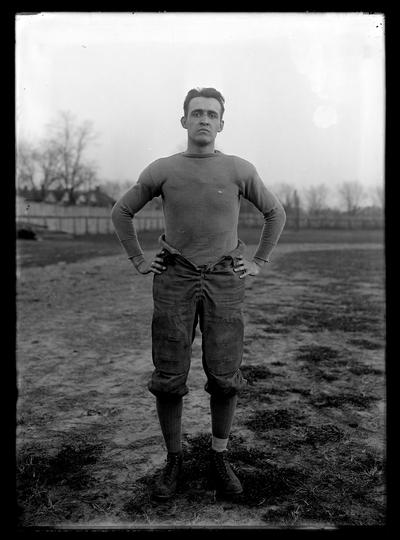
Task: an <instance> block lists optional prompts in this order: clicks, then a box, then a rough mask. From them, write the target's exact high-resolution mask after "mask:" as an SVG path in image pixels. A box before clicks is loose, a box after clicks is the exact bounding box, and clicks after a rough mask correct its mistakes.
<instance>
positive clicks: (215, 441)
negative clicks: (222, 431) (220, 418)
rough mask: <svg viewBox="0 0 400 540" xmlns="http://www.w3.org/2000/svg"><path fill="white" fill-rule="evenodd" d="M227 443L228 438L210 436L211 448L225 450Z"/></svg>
mask: <svg viewBox="0 0 400 540" xmlns="http://www.w3.org/2000/svg"><path fill="white" fill-rule="evenodd" d="M227 445H228V439H219V438H218V437H214V435H213V436H212V443H211V448H212V449H213V450H215V451H216V452H223V451H224V450H226V447H227Z"/></svg>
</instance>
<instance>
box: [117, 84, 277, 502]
mask: <svg viewBox="0 0 400 540" xmlns="http://www.w3.org/2000/svg"><path fill="white" fill-rule="evenodd" d="M224 103H225V100H224V98H223V96H222V95H221V93H220V92H218V91H217V90H215V89H214V88H203V89H192V90H190V91H189V93H188V95H187V96H186V99H185V101H184V116H183V117H182V118H181V124H182V126H183V128H184V129H186V130H187V150H186V151H185V152H183V153H178V154H175V155H172V156H169V157H166V158H161V159H158V160H156V161H154V162H153V163H151V164H150V165H149V166H148V167H147V168H146V169H145V170H144V171H143V172H142V173H141V175H140V176H139V179H138V182H137V183H136V184H135V185H134V186H133V187H132V188H131V189H130V190H129V191H127V192H126V193H125V194H124V195H123V196H122V198H121V199H120V200H119V201H118V202H117V203H116V204H115V206H114V208H113V210H112V220H113V224H114V227H115V230H116V232H117V235H118V238H119V240H120V242H121V244H122V246H123V247H124V248H125V250H126V252H127V255H128V257H129V258H130V260H131V261H132V263H133V265H134V266H135V268H136V269H137V270H138V271H139V272H140V273H141V274H149V273H153V274H154V280H153V301H154V313H153V320H152V357H153V364H154V368H155V369H154V371H153V373H152V376H151V380H150V381H149V384H148V388H149V390H150V392H152V393H153V394H154V395H155V396H156V408H157V413H158V418H159V422H160V426H161V430H162V433H163V436H164V440H165V444H166V448H167V452H168V454H167V462H166V466H165V468H164V469H163V471H162V474H161V475H160V477H159V478H158V481H157V483H156V486H155V489H154V491H153V497H155V498H156V499H158V500H165V499H168V498H170V497H171V496H173V494H174V493H175V491H176V488H177V484H178V480H179V477H180V475H181V470H182V444H181V417H182V397H183V396H184V395H186V394H187V393H188V388H187V386H186V380H187V376H188V372H189V367H190V356H191V346H192V343H193V340H194V337H195V329H196V326H197V324H198V323H199V325H200V330H201V333H202V361H203V368H204V371H205V373H206V376H207V383H206V385H205V390H206V391H207V392H208V393H209V394H210V396H211V397H210V410H211V427H212V446H211V449H210V479H211V481H212V485H213V486H214V488H215V489H216V490H217V492H219V493H220V494H222V495H234V494H239V493H241V492H242V486H241V483H240V481H239V479H238V478H237V476H236V475H235V473H234V472H233V470H232V468H231V466H230V465H229V463H228V461H227V459H226V450H227V443H228V438H229V434H230V430H231V426H232V421H233V418H234V413H235V408H236V403H237V395H238V392H239V390H240V389H241V388H242V387H243V385H244V384H245V383H246V381H245V380H244V379H243V377H242V374H241V372H240V369H239V368H240V365H241V361H242V352H243V313H242V309H243V300H244V292H245V278H246V277H247V276H256V275H257V274H258V273H259V272H260V270H261V268H262V266H263V265H264V264H265V262H268V258H269V255H270V253H271V251H272V250H273V248H274V247H275V245H276V243H277V241H278V239H279V236H280V234H281V232H282V229H283V226H284V223H285V219H286V216H285V212H284V210H283V207H282V205H281V204H280V203H279V201H278V200H277V198H276V197H275V196H274V195H273V194H272V193H271V192H270V191H269V190H268V189H267V188H266V187H265V185H264V183H263V182H262V181H261V179H260V177H259V176H258V174H257V171H256V169H255V168H254V166H253V165H251V164H250V163H249V162H248V161H245V160H243V159H241V158H238V157H236V156H230V155H225V154H223V153H221V152H218V151H216V150H215V138H216V136H217V134H218V133H219V132H221V131H222V129H223V127H224V121H223V114H224ZM159 195H161V197H162V202H163V211H164V216H165V233H164V234H163V235H162V236H161V237H160V244H161V247H162V249H161V251H159V252H158V253H157V255H156V256H155V257H154V259H153V260H152V261H151V262H150V263H149V262H148V261H147V260H146V259H145V257H144V255H143V251H142V249H141V247H140V244H139V241H138V238H137V235H136V231H135V228H134V225H133V221H132V220H133V217H134V215H135V214H136V213H137V212H138V211H139V210H140V209H141V208H142V207H143V206H144V205H145V204H146V203H147V202H148V201H150V200H151V199H152V198H153V197H157V196H159ZM240 197H245V198H246V199H248V200H249V201H251V202H252V203H253V204H254V205H255V206H256V207H257V208H258V210H260V212H262V213H263V215H264V226H263V229H262V233H261V238H260V242H259V245H258V247H257V250H256V252H255V254H254V257H253V258H252V260H247V259H245V258H244V257H243V252H244V244H243V242H241V241H240V240H239V239H238V235H237V227H238V217H239V208H240Z"/></svg>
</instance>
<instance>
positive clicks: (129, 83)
mask: <svg viewBox="0 0 400 540" xmlns="http://www.w3.org/2000/svg"><path fill="white" fill-rule="evenodd" d="M384 23H385V21H384V15H383V14H379V13H378V14H366V13H319V14H317V13H264V12H261V13H203V12H199V13H193V12H191V13H109V12H108V13H96V12H93V13H83V12H77V13H62V12H52V13H46V12H44V13H39V14H36V15H34V14H32V15H30V14H28V15H22V14H21V15H17V16H16V49H15V55H16V81H15V84H16V130H17V140H26V141H30V142H32V143H33V144H35V143H37V142H38V141H39V140H41V139H43V138H45V137H46V134H47V133H48V125H49V124H50V123H51V122H52V121H54V120H55V119H56V118H57V116H58V115H59V113H60V112H61V111H69V112H71V113H72V114H73V115H74V117H75V118H76V121H77V122H78V123H83V122H84V121H86V120H89V121H91V122H92V124H93V127H94V131H95V132H96V135H97V136H96V140H95V142H93V143H92V144H91V146H90V147H89V148H88V153H87V156H88V158H89V159H90V160H92V161H93V162H94V163H96V167H97V172H98V176H99V178H100V179H102V180H104V181H105V180H112V181H120V182H126V181H131V182H132V183H134V182H136V180H137V177H138V175H139V174H140V172H141V171H142V170H143V169H144V168H145V167H146V166H147V165H148V164H149V163H151V162H152V161H154V160H155V159H158V158H160V157H163V156H168V155H171V154H174V153H176V152H181V151H184V150H185V148H186V134H187V132H186V131H185V130H184V129H183V128H182V126H181V124H180V118H181V116H182V114H183V108H182V105H183V101H184V98H185V96H186V94H187V92H188V91H189V90H190V89H191V88H194V87H203V86H212V87H215V88H217V89H218V90H220V91H221V92H222V94H223V95H224V97H225V107H226V110H225V115H224V120H225V125H224V130H223V131H222V133H220V134H219V135H218V136H217V140H216V148H217V149H218V150H221V151H223V152H225V153H227V154H235V155H238V156H240V157H242V158H244V159H247V160H249V161H251V162H252V163H253V164H254V165H255V166H256V168H257V170H258V172H259V174H260V176H261V178H262V179H263V181H264V182H265V183H266V185H267V186H268V185H276V184H279V183H287V184H290V185H293V186H294V187H296V188H298V189H299V190H301V189H303V188H307V187H308V186H311V185H317V184H320V183H324V184H327V185H328V186H330V187H333V188H334V187H335V186H338V185H339V184H340V183H342V182H343V181H355V180H356V181H358V182H361V183H362V184H363V185H365V186H366V187H367V186H372V185H376V184H381V185H382V184H383V182H384V144H385V136H384V133H385V125H384V116H385V83H384V81H385V49H384V31H385V30H384Z"/></svg>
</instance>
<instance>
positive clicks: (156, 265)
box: [150, 261, 166, 270]
mask: <svg viewBox="0 0 400 540" xmlns="http://www.w3.org/2000/svg"><path fill="white" fill-rule="evenodd" d="M150 266H151V268H155V269H157V270H165V269H166V266H163V265H162V264H159V263H156V262H154V261H153V262H152V263H151V265H150Z"/></svg>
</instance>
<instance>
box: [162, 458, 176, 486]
mask: <svg viewBox="0 0 400 540" xmlns="http://www.w3.org/2000/svg"><path fill="white" fill-rule="evenodd" d="M178 467H179V457H175V456H168V457H167V465H166V466H165V470H164V478H165V479H166V480H170V479H171V478H173V477H174V476H175V473H176V469H177V468H178Z"/></svg>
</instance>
